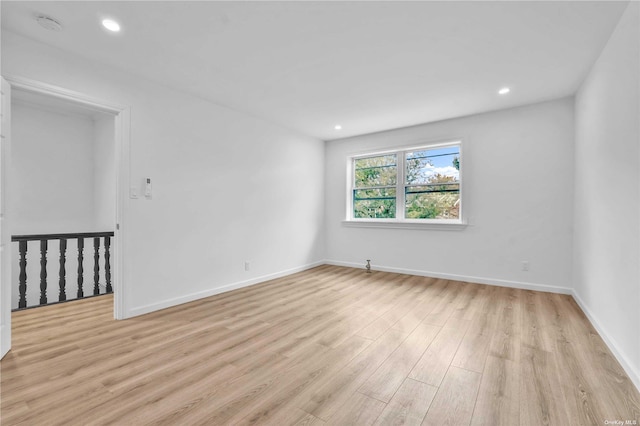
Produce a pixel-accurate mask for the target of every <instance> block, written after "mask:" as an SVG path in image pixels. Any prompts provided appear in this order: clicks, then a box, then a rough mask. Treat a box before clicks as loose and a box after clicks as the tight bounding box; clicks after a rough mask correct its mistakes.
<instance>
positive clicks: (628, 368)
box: [126, 260, 640, 391]
mask: <svg viewBox="0 0 640 426" xmlns="http://www.w3.org/2000/svg"><path fill="white" fill-rule="evenodd" d="M320 265H335V266H346V267H349V268H359V269H363V268H364V265H362V264H359V263H353V262H342V261H338V260H324V261H317V262H313V263H309V264H307V265H302V266H299V267H296V268H291V269H287V270H284V271H280V272H276V273H273V274H269V275H263V276H261V277H256V278H252V279H250V280H246V281H239V282H236V283H232V284H227V285H224V286H222V287H216V288H212V289H208V290H204V291H200V292H196V293H191V294H187V295H185V296H180V297H176V298H173V299H168V300H164V301H162V302H157V303H152V304H149V305H145V306H140V307H137V308H133V309H130V310H129V311H128V313H127V315H126V318H131V317H135V316H138V315H144V314H148V313H150V312H154V311H158V310H160V309H165V308H170V307H172V306H176V305H181V304H183V303H188V302H193V301H194V300H198V299H202V298H205V297H209V296H214V295H216V294H220V293H225V292H227V291H231V290H236V289H239V288H243V287H249V286H252V285H255V284H259V283H262V282H265V281H269V280H273V279H276V278H281V277H284V276H287V275H291V274H295V273H296V272H302V271H305V270H307V269H311V268H315V267H316V266H320ZM375 270H377V271H384V272H394V273H398V274H407V275H417V276H423V277H433V278H442V279H448V280H456V281H464V282H471V283H478V284H487V285H494V286H500V287H511V288H519V289H524V290H535V291H544V292H549V293H560V294H570V295H572V296H573V298H574V299H575V301H576V303H578V306H580V308H581V309H582V311H583V312H584V313H585V315H586V316H587V318H588V319H589V321H590V322H591V324H592V325H593V326H594V328H595V329H596V330H597V331H598V334H600V336H601V337H602V340H604V342H605V344H606V345H607V346H608V347H609V350H610V351H611V353H613V355H614V356H615V357H616V359H617V360H618V362H619V363H620V365H622V368H623V369H624V370H625V372H626V373H627V375H628V376H629V377H630V378H631V381H632V382H633V384H634V385H635V387H636V388H638V390H639V391H640V374H639V372H638V371H637V370H636V369H635V368H634V367H633V366H632V364H631V363H630V362H629V360H628V359H627V357H626V356H625V355H624V354H623V352H621V351H620V350H619V349H618V348H619V346H618V345H617V344H616V342H615V341H614V340H613V339H612V338H611V337H610V335H609V334H608V333H607V332H606V330H605V329H604V328H603V327H602V325H601V324H600V322H599V321H598V320H597V319H596V317H595V316H594V315H593V313H592V312H591V310H589V308H588V307H587V305H586V304H585V303H584V302H583V301H582V299H581V298H580V296H579V295H578V294H577V293H576V292H575V291H574V290H573V289H571V288H568V287H560V286H550V285H546V284H536V283H528V282H519V281H510V280H501V279H495V278H484V277H474V276H467V275H457V274H447V273H442V272H433V271H422V270H415V269H404V268H394V267H389V266H377V265H376V268H375Z"/></svg>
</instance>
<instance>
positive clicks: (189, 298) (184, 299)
mask: <svg viewBox="0 0 640 426" xmlns="http://www.w3.org/2000/svg"><path fill="white" fill-rule="evenodd" d="M324 264H325V262H324V261H321V260H320V261H317V262H313V263H309V264H307V265H302V266H298V267H296V268H291V269H287V270H284V271H280V272H276V273H273V274H269V275H263V276H261V277H255V278H251V279H250V280H246V281H238V282H235V283H231V284H227V285H223V286H222V287H216V288H211V289H208V290H204V291H199V292H196V293H190V294H187V295H184V296H180V297H175V298H173V299H167V300H163V301H162V302H156V303H151V304H149V305H144V306H139V307H137V308H132V309H129V310H128V312H127V313H126V314H125V318H131V317H136V316H139V315H144V314H148V313H150V312H155V311H159V310H160V309H166V308H170V307H172V306H176V305H182V304H183V303H188V302H193V301H194V300H198V299H202V298H205V297H209V296H215V295H216V294H220V293H226V292H227V291H231V290H236V289H239V288H243V287H249V286H252V285H255V284H260V283H262V282H265V281H269V280H273V279H276V278H280V277H284V276H287V275H291V274H295V273H296V272H302V271H306V270H307V269H311V268H315V267H316V266H320V265H324Z"/></svg>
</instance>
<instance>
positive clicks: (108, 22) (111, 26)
mask: <svg viewBox="0 0 640 426" xmlns="http://www.w3.org/2000/svg"><path fill="white" fill-rule="evenodd" d="M102 26H103V27H105V28H106V29H108V30H109V31H112V32H114V33H117V32H118V31H120V24H118V23H117V22H116V21H114V20H113V19H103V20H102Z"/></svg>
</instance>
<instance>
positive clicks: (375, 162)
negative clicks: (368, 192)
mask: <svg viewBox="0 0 640 426" xmlns="http://www.w3.org/2000/svg"><path fill="white" fill-rule="evenodd" d="M354 163H355V187H356V188H367V187H371V186H389V185H395V184H396V176H397V164H396V163H397V162H396V156H395V154H390V155H380V156H377V157H367V158H358V159H356V160H355V162H354Z"/></svg>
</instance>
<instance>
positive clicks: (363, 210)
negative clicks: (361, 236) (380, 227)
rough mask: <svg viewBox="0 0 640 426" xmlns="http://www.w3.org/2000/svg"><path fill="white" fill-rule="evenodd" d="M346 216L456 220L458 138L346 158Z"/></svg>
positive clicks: (458, 214)
mask: <svg viewBox="0 0 640 426" xmlns="http://www.w3.org/2000/svg"><path fill="white" fill-rule="evenodd" d="M350 166H351V170H352V175H351V187H350V191H349V195H348V198H349V205H350V213H349V217H348V220H350V221H366V222H371V221H380V222H385V221H386V222H411V223H461V222H462V221H461V217H462V216H461V189H460V182H461V181H460V166H461V156H460V142H452V143H446V144H438V145H428V146H420V147H416V148H410V149H403V150H398V151H393V152H382V153H372V154H365V155H359V156H356V157H352V158H351V162H350Z"/></svg>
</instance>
